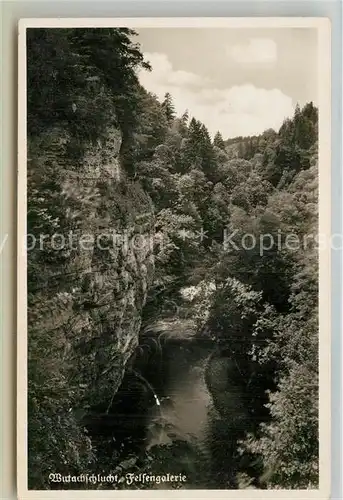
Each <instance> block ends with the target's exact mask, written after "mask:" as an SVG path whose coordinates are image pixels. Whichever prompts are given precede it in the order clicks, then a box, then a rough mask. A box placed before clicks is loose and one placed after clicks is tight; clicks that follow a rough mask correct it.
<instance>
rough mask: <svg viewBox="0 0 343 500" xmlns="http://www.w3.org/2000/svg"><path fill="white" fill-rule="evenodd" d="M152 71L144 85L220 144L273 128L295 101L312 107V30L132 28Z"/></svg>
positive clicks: (314, 78)
mask: <svg viewBox="0 0 343 500" xmlns="http://www.w3.org/2000/svg"><path fill="white" fill-rule="evenodd" d="M136 31H137V32H138V36H137V37H136V41H137V42H138V43H139V44H140V46H141V50H142V52H143V54H144V56H145V59H146V60H147V61H149V62H150V64H151V66H152V71H151V72H148V71H146V70H140V72H139V79H140V82H141V84H142V85H143V86H144V87H145V88H146V89H147V90H148V91H150V92H153V93H154V94H156V95H157V96H158V98H159V99H160V100H162V99H163V96H164V94H165V93H166V92H169V93H170V94H171V95H172V96H173V99H174V105H175V109H176V112H177V114H178V115H181V114H182V113H183V112H184V111H185V110H186V109H187V110H188V112H189V114H190V116H194V117H195V118H196V119H198V120H200V121H201V122H203V123H204V124H205V125H206V127H207V128H208V130H209V132H210V133H211V135H212V136H213V135H214V134H215V132H216V131H217V130H219V131H220V132H221V134H222V135H223V137H224V139H227V138H230V137H236V136H240V135H243V136H247V135H255V134H260V133H262V132H263V131H264V130H266V129H268V128H274V129H276V130H277V129H278V128H279V127H280V126H281V125H282V122H283V120H284V119H285V118H286V117H289V116H292V115H293V112H294V108H295V106H296V104H297V103H299V104H300V106H303V105H304V104H306V103H307V102H309V101H313V102H314V103H315V104H317V81H318V77H317V31H316V29H314V28H276V29H275V28H274V29H261V28H259V29H251V28H219V29H213V28H149V29H148V28H144V29H139V30H136Z"/></svg>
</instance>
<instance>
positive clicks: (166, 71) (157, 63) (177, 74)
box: [144, 52, 209, 86]
mask: <svg viewBox="0 0 343 500" xmlns="http://www.w3.org/2000/svg"><path fill="white" fill-rule="evenodd" d="M144 55H145V59H146V60H147V61H149V62H150V64H151V65H152V67H153V70H154V80H155V81H156V82H159V83H160V84H161V85H170V86H180V85H189V86H200V85H205V84H206V83H208V82H209V79H208V78H203V77H201V76H199V75H196V74H194V73H191V72H188V71H182V70H173V67H172V64H171V62H170V61H169V59H168V57H167V56H166V54H160V53H156V52H154V53H145V54H144Z"/></svg>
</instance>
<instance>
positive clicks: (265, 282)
mask: <svg viewBox="0 0 343 500" xmlns="http://www.w3.org/2000/svg"><path fill="white" fill-rule="evenodd" d="M133 39H134V33H133V32H132V31H131V30H128V29H79V28H78V29H57V30H55V29H54V30H52V29H32V30H29V31H28V70H27V71H28V73H27V74H28V140H29V142H28V150H29V151H28V155H29V158H28V233H29V234H31V235H34V236H35V238H36V239H37V240H39V235H41V234H45V235H48V237H47V241H48V242H49V241H50V243H47V245H44V248H43V249H42V248H39V247H38V246H37V245H36V246H35V247H34V248H33V249H30V250H29V252H28V264H29V267H28V289H29V297H28V299H29V336H28V340H29V357H28V360H29V387H28V405H29V406H28V409H29V429H28V431H29V483H30V487H31V488H38V489H39V488H50V487H51V485H49V480H48V477H49V473H50V472H56V471H59V472H61V473H63V471H65V473H66V474H71V473H75V474H77V473H85V472H86V471H93V470H94V469H95V468H100V469H101V470H102V469H103V467H104V465H103V464H101V463H99V460H100V457H101V453H99V452H98V451H97V449H96V446H95V444H94V442H92V440H91V439H90V438H89V436H88V435H87V432H86V431H85V429H84V428H83V426H82V424H81V423H80V418H79V417H78V412H79V411H81V413H82V412H84V411H86V410H87V408H88V407H89V406H91V405H93V404H95V403H101V404H105V406H106V404H107V405H109V404H110V403H111V398H112V397H113V394H114V393H115V392H116V391H117V389H118V387H119V385H120V382H121V380H122V377H123V374H124V371H125V364H126V362H127V360H128V359H129V358H130V356H131V355H132V353H133V352H134V351H135V348H136V347H137V343H138V335H139V331H140V328H141V326H143V327H145V326H146V325H149V324H151V323H153V322H154V321H155V320H156V319H158V318H160V317H163V316H164V315H169V316H170V315H171V314H174V313H175V308H174V309H173V308H172V309H171V310H170V309H168V307H166V304H173V305H175V306H179V309H178V311H179V313H178V314H180V315H182V314H184V307H185V301H184V298H183V296H182V294H181V293H180V291H181V289H183V288H185V287H195V288H196V287H198V290H200V293H198V294H197V296H196V298H195V299H194V301H193V302H192V301H191V302H190V304H188V306H187V307H188V308H189V310H188V314H187V316H188V317H189V316H190V315H192V314H193V313H194V318H195V319H196V320H197V327H198V334H199V337H201V338H206V339H211V342H213V343H214V345H215V346H217V350H218V353H222V352H228V353H229V354H230V357H231V359H232V363H233V364H232V369H233V371H232V372H230V370H229V371H228V373H227V376H228V387H229V386H231V387H233V385H235V387H238V388H239V391H240V393H241V394H244V401H245V407H244V408H243V409H242V418H243V420H244V425H245V426H244V430H243V431H240V432H237V439H236V441H235V450H234V452H235V453H236V452H237V453H238V454H241V455H240V456H241V457H243V458H242V461H241V462H240V460H239V459H237V468H236V470H235V471H234V472H235V474H236V475H237V477H239V474H240V473H242V471H243V472H244V473H246V471H247V469H249V473H250V474H252V475H254V474H255V476H252V477H250V478H248V482H249V481H255V484H257V485H258V486H259V487H266V488H275V487H277V488H279V487H280V488H307V487H310V486H317V484H318V324H317V318H318V304H317V295H318V283H317V282H318V275H317V249H316V246H315V244H314V238H313V237H314V236H315V235H316V233H317V178H318V172H317V120H318V116H317V115H318V113H317V109H316V108H315V107H314V106H313V104H312V103H309V104H307V105H306V106H304V107H303V108H302V109H300V107H299V106H297V108H296V110H295V114H294V117H293V118H292V119H288V120H286V121H285V122H284V124H283V126H282V127H281V129H280V130H279V131H273V130H268V131H266V132H265V133H263V134H262V135H260V136H256V137H249V138H243V137H242V138H237V139H233V140H225V138H223V137H222V135H221V133H220V132H218V133H217V134H216V135H215V137H214V139H213V140H212V138H211V136H210V134H209V132H208V130H207V128H206V125H205V124H203V123H201V122H200V121H198V120H197V118H196V117H189V115H188V113H187V112H186V111H185V113H184V115H183V116H181V117H178V116H176V114H175V110H174V106H173V98H172V95H170V94H166V96H165V98H164V100H163V101H162V102H160V101H159V100H158V99H157V97H156V96H154V95H152V94H151V93H149V92H147V91H146V90H145V89H143V88H142V87H141V86H140V84H139V82H138V78H137V76H136V70H137V69H138V68H140V67H144V68H146V69H147V70H148V68H149V65H148V62H145V61H144V59H143V56H142V54H141V52H140V48H139V47H138V46H136V45H135V44H134V43H133V41H132V40H133ZM114 174H115V175H114ZM145 219H146V220H145ZM113 229H115V230H117V231H118V232H119V233H120V234H123V233H125V231H126V232H127V233H128V234H130V235H131V236H132V235H140V236H141V237H143V238H144V241H145V247H144V249H142V248H141V247H140V248H138V249H137V248H133V247H132V248H131V247H130V248H131V249H130V248H129V250H124V248H123V245H121V246H120V248H115V249H114V250H107V251H99V249H98V248H97V247H96V245H95V244H94V240H92V241H91V242H90V246H89V249H88V252H87V251H86V252H82V251H80V249H79V247H78V246H77V245H76V249H75V248H74V247H73V246H72V245H71V244H70V242H69V244H67V245H64V246H63V248H62V249H61V248H58V249H56V246H55V245H52V244H51V237H52V236H53V235H54V234H56V233H59V234H63V235H67V234H68V232H69V231H73V232H74V233H75V234H78V235H82V233H85V232H86V231H87V232H88V233H90V234H92V235H93V236H94V235H99V234H101V233H103V232H104V231H105V232H107V233H109V232H110V230H111V231H112V230H113ZM247 235H248V236H247ZM261 235H264V236H263V237H262V238H261ZM290 235H293V240H292V242H290V238H289V236H290ZM309 235H310V236H311V235H312V238H308V236H309ZM49 237H50V239H49ZM108 237H109V238H110V236H108ZM111 238H112V239H113V234H112V236H111ZM242 242H246V244H242ZM254 242H255V244H253V243H254ZM28 243H30V242H28ZM206 285H208V286H206ZM209 287H210V289H211V293H208V291H209ZM235 366H238V372H239V373H241V374H243V375H242V376H238V375H237V373H238V372H237V370H236V368H234V367H235ZM225 390H226V389H225ZM224 392H225V391H224ZM226 403H227V406H226ZM222 405H224V410H223V411H222V412H221V417H220V418H221V421H222V424H224V426H227V428H230V429H231V428H232V425H233V424H232V419H231V417H230V411H229V409H230V407H229V403H228V400H226V399H225V394H224V398H223V399H220V404H219V406H222ZM240 429H242V427H240ZM246 457H250V458H249V460H250V462H251V463H254V464H255V465H254V467H250V468H249V467H248V468H247V467H246V465H244V466H242V465H241V463H244V464H246ZM111 458H113V457H111ZM249 464H250V463H249ZM249 484H250V483H249ZM238 485H239V484H238Z"/></svg>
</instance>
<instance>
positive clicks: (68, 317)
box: [28, 129, 154, 406]
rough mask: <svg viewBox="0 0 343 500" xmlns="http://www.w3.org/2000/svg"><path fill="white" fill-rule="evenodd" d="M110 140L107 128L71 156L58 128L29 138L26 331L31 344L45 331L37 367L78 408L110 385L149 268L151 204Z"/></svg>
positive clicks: (116, 140) (132, 338)
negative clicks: (53, 376) (54, 376)
mask: <svg viewBox="0 0 343 500" xmlns="http://www.w3.org/2000/svg"><path fill="white" fill-rule="evenodd" d="M120 145H121V136H120V133H119V131H118V130H117V129H111V130H108V134H107V137H106V139H104V140H103V141H102V143H100V142H98V143H97V144H93V145H92V144H90V145H87V147H86V148H85V152H84V154H83V157H82V159H81V161H79V162H73V160H72V159H71V154H70V141H69V138H68V137H67V136H66V135H65V133H64V132H63V130H57V129H55V130H50V131H47V132H46V135H44V136H41V137H39V138H35V140H32V141H31V143H30V144H29V162H28V175H29V179H30V183H29V187H30V190H31V191H30V192H29V215H28V216H29V220H30V217H31V219H32V217H33V218H35V223H34V224H33V227H34V228H35V234H34V235H31V239H30V240H28V242H29V243H32V242H33V241H34V242H35V245H32V248H29V252H28V261H29V332H28V335H29V339H30V342H31V346H32V345H33V343H34V342H35V341H36V340H37V342H40V341H41V339H42V337H43V336H44V338H45V339H46V336H50V335H51V352H47V353H46V359H45V360H44V363H45V364H47V365H49V362H50V363H52V364H53V363H55V362H56V365H57V364H58V363H59V365H58V366H59V368H58V372H59V376H58V383H59V384H61V385H62V386H63V385H64V384H65V387H66V388H68V391H69V390H70V388H73V387H74V388H75V394H76V395H77V401H76V403H78V404H81V405H82V404H83V405H85V406H87V405H88V404H97V403H99V402H102V403H106V402H107V401H108V403H110V401H111V398H112V397H113V394H114V393H115V392H116V391H117V389H118V387H119V385H120V382H121V380H122V377H123V373H124V370H125V364H126V362H127V360H128V359H129V358H130V356H131V354H132V353H133V351H134V349H135V348H136V346H137V344H138V334H139V330H140V322H141V311H142V308H143V306H144V304H145V300H146V297H147V292H148V289H149V285H150V283H151V281H152V278H153V271H154V257H153V225H154V224H153V210H152V206H151V202H150V199H149V198H148V197H147V195H146V194H145V193H144V192H143V191H142V189H141V187H140V186H139V185H138V184H133V183H131V182H130V181H128V180H127V179H126V178H125V173H124V172H122V171H121V168H120V160H119V151H120ZM46 151H48V152H49V153H47V152H46ZM30 152H31V155H30ZM54 152H55V154H54ZM30 156H32V158H34V160H32V161H34V165H32V164H30ZM31 167H32V168H31ZM30 207H33V208H31V209H30ZM37 207H38V208H37ZM37 220H39V221H40V223H39V224H37ZM37 228H40V231H41V232H40V234H38V232H37ZM28 231H30V224H29V229H28ZM43 233H44V234H43ZM42 234H43V238H42ZM29 348H30V343H29ZM49 360H50V361H49ZM44 363H43V364H44ZM47 370H48V367H47ZM47 377H49V372H48V371H47ZM61 391H62V392H63V387H62V388H61Z"/></svg>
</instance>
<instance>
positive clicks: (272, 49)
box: [227, 38, 277, 65]
mask: <svg viewBox="0 0 343 500" xmlns="http://www.w3.org/2000/svg"><path fill="white" fill-rule="evenodd" d="M227 53H228V55H229V56H230V57H231V59H233V60H234V61H236V62H237V63H239V64H242V65H248V64H249V65H250V64H271V63H274V62H275V61H276V60H277V45H276V43H275V42H274V40H271V39H270V38H250V40H249V42H248V43H247V44H242V45H234V46H233V47H228V48H227Z"/></svg>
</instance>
